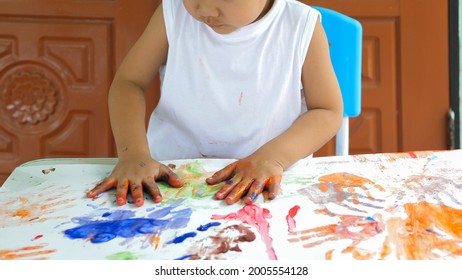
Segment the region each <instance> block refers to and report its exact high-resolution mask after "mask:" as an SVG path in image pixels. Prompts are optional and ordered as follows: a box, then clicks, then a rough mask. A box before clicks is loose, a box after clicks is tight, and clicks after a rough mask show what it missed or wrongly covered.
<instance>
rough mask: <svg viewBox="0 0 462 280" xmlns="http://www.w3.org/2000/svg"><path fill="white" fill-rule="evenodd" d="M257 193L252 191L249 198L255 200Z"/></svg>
mask: <svg viewBox="0 0 462 280" xmlns="http://www.w3.org/2000/svg"><path fill="white" fill-rule="evenodd" d="M257 196H258V194H257V193H256V192H253V193H252V194H251V195H250V200H251V201H255V199H256V198H257Z"/></svg>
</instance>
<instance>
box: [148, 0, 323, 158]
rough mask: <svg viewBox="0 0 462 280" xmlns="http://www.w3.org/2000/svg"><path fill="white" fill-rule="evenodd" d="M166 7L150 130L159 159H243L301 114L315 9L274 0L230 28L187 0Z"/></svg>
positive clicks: (169, 2)
mask: <svg viewBox="0 0 462 280" xmlns="http://www.w3.org/2000/svg"><path fill="white" fill-rule="evenodd" d="M163 13H164V18H165V25H166V30H167V37H168V43H169V50H168V58H167V61H166V63H165V65H163V66H162V68H161V70H160V73H161V98H160V101H159V104H158V106H157V107H156V109H155V110H154V111H153V113H152V115H151V118H150V121H149V126H148V132H147V134H148V142H149V148H150V151H151V155H152V157H153V158H154V159H156V160H170V159H184V158H201V157H210V158H235V159H237V158H243V157H245V156H248V155H250V154H251V153H253V152H254V151H256V150H257V149H258V148H259V147H260V146H262V145H263V144H265V143H267V142H268V141H269V140H271V139H272V138H274V137H276V136H278V135H279V134H281V133H283V132H284V131H285V130H286V129H287V128H289V127H290V126H291V125H292V123H293V122H294V121H295V120H296V119H297V118H298V117H299V115H300V114H301V112H302V111H303V110H304V106H305V105H304V104H303V102H302V95H301V90H302V83H301V74H302V66H303V62H304V60H305V57H306V52H307V50H308V45H309V43H310V40H311V37H312V34H313V30H314V27H315V24H316V21H317V19H318V17H319V13H318V12H317V11H316V10H314V9H313V8H311V7H309V6H307V5H305V4H303V3H299V2H297V1H295V0H275V1H274V4H273V7H272V8H271V10H270V11H269V12H268V13H267V14H266V15H265V16H264V17H263V18H261V19H260V20H258V21H257V22H254V23H252V24H250V25H247V26H245V27H242V28H240V29H238V30H236V31H234V32H232V33H230V34H225V35H223V34H218V33H216V32H214V31H213V30H212V29H211V28H210V27H209V26H207V25H206V24H204V23H202V22H199V21H197V20H195V19H194V18H193V17H192V16H191V15H190V14H189V13H188V12H187V11H186V9H185V8H184V6H183V1H182V0H167V1H163Z"/></svg>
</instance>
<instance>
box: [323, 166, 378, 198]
mask: <svg viewBox="0 0 462 280" xmlns="http://www.w3.org/2000/svg"><path fill="white" fill-rule="evenodd" d="M318 180H319V182H320V183H319V184H318V189H319V190H320V191H322V192H328V191H329V189H330V188H334V190H335V192H337V193H339V194H341V193H343V192H348V193H350V194H351V196H350V198H351V199H352V200H353V204H356V205H358V204H360V202H359V198H358V196H357V194H356V193H357V191H356V189H357V188H360V189H361V190H368V188H369V186H372V187H374V188H376V189H378V190H379V191H383V192H384V191H385V189H384V188H383V187H382V186H380V185H378V184H376V183H374V182H373V181H371V180H369V179H367V178H364V177H361V176H358V175H354V174H350V173H347V172H341V173H333V174H328V175H324V176H321V177H319V179H318ZM367 196H368V199H369V200H372V201H374V200H375V198H373V197H372V196H371V194H370V192H369V191H367ZM344 199H345V197H344V196H342V195H338V196H337V197H336V200H337V202H342V201H343V200H344Z"/></svg>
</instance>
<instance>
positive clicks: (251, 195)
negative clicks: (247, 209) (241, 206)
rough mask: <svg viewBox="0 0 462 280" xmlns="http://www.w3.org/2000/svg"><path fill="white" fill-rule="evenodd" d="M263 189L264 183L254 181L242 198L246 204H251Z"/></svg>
mask: <svg viewBox="0 0 462 280" xmlns="http://www.w3.org/2000/svg"><path fill="white" fill-rule="evenodd" d="M264 188H265V183H264V182H262V181H257V180H255V181H254V182H253V183H252V185H251V186H250V188H249V191H248V192H247V195H246V196H245V198H244V202H245V203H246V204H251V203H253V202H254V201H255V199H257V197H258V196H259V195H260V194H261V193H262V191H263V189H264Z"/></svg>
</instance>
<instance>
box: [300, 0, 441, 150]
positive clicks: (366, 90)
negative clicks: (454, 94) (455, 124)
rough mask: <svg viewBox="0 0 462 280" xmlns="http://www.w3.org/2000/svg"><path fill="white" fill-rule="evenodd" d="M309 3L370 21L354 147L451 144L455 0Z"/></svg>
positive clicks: (326, 0)
mask: <svg viewBox="0 0 462 280" xmlns="http://www.w3.org/2000/svg"><path fill="white" fill-rule="evenodd" d="M302 2H305V3H307V4H309V5H314V6H322V7H326V8H330V9H333V10H337V11H339V12H341V13H344V14H346V15H349V16H351V17H353V18H356V19H358V20H359V21H360V23H361V24H362V26H363V68H362V72H363V73H362V113H361V115H360V116H359V117H357V118H352V119H351V121H350V154H362V153H377V152H399V151H412V150H429V149H430V150H440V149H447V148H448V133H447V114H448V111H449V54H448V50H449V46H448V18H447V11H448V3H447V0H427V1H418V0H374V1H371V0H306V1H302ZM334 147H335V146H334V141H333V140H332V141H330V142H329V143H328V144H327V145H326V146H325V147H323V148H322V149H321V150H320V151H319V152H318V153H316V155H319V156H321V155H331V154H333V153H334Z"/></svg>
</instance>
